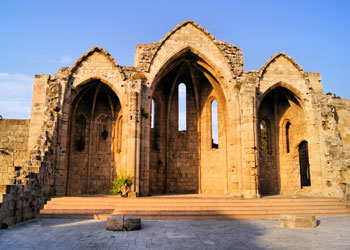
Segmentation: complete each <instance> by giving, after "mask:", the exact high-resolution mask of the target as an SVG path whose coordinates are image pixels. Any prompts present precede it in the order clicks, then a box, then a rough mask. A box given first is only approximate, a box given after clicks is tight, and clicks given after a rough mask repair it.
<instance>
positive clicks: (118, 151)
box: [116, 116, 123, 153]
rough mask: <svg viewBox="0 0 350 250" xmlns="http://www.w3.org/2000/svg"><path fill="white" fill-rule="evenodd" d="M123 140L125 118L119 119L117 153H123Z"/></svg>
mask: <svg viewBox="0 0 350 250" xmlns="http://www.w3.org/2000/svg"><path fill="white" fill-rule="evenodd" d="M122 140H123V116H120V117H119V118H118V122H117V149H116V152H117V153H120V152H122Z"/></svg>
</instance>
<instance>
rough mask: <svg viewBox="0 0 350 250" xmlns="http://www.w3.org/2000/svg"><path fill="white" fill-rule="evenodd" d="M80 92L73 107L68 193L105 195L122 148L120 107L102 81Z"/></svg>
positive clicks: (114, 96) (114, 175)
mask: <svg viewBox="0 0 350 250" xmlns="http://www.w3.org/2000/svg"><path fill="white" fill-rule="evenodd" d="M80 93H81V94H80V95H78V96H77V97H76V100H75V102H74V105H73V109H72V110H73V111H72V112H73V113H72V117H71V132H70V154H69V164H68V169H67V183H68V184H67V194H68V195H78V194H108V193H110V190H111V184H112V181H113V180H114V179H115V178H116V168H117V166H116V165H118V162H116V161H115V159H116V155H118V154H120V153H121V151H122V148H121V145H122V143H121V141H120V140H122V138H121V135H122V120H120V115H118V114H119V113H120V112H121V106H120V103H119V100H118V97H117V96H116V95H115V94H114V93H113V92H112V90H111V89H109V88H108V87H107V86H106V85H104V84H103V83H101V82H93V83H91V84H90V85H87V86H86V87H85V89H83V90H81V92H80ZM118 118H119V119H118Z"/></svg>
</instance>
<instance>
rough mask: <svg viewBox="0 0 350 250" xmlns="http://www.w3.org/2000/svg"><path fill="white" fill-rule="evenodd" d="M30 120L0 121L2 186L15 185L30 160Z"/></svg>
mask: <svg viewBox="0 0 350 250" xmlns="http://www.w3.org/2000/svg"><path fill="white" fill-rule="evenodd" d="M29 123H30V120H10V119H4V120H0V184H2V185H5V184H15V177H17V175H18V174H20V172H21V171H22V170H23V167H24V165H25V164H26V161H27V160H28V151H27V150H28V134H29Z"/></svg>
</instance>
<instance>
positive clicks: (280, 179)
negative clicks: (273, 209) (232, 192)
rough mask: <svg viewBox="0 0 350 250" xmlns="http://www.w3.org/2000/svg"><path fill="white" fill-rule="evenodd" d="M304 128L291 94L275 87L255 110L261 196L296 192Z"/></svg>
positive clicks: (304, 135)
mask: <svg viewBox="0 0 350 250" xmlns="http://www.w3.org/2000/svg"><path fill="white" fill-rule="evenodd" d="M306 128H307V124H306V123H305V114H304V111H303V109H302V106H301V104H300V101H299V99H298V97H297V96H296V95H295V94H294V93H293V92H292V91H290V90H288V89H287V88H285V87H281V86H277V87H275V88H273V89H272V90H270V91H269V92H268V93H266V94H265V95H264V97H263V99H262V100H261V102H260V105H259V109H258V138H259V191H260V194H261V195H273V194H296V193H297V192H298V190H299V189H300V171H299V167H298V162H299V160H298V154H299V152H298V145H299V143H300V142H301V141H302V140H303V138H305V137H306Z"/></svg>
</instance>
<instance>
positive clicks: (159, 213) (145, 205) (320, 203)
mask: <svg viewBox="0 0 350 250" xmlns="http://www.w3.org/2000/svg"><path fill="white" fill-rule="evenodd" d="M112 214H113V215H116V214H121V215H122V214H123V215H124V214H125V215H135V216H138V217H140V218H141V219H157V220H162V219H248V218H276V217H279V216H280V214H313V215H316V216H319V215H340V214H350V209H349V208H346V207H345V206H344V205H343V204H342V203H341V201H340V200H339V199H336V198H288V197H278V196H277V197H274V198H271V197H269V198H261V199H240V198H232V197H213V196H212V197H206V196H199V195H197V196H181V195H180V196H176V195H175V196H155V197H139V198H134V199H132V198H129V199H128V198H120V197H117V196H77V197H56V198H53V199H51V200H50V201H49V202H47V204H46V205H45V206H44V209H42V210H41V211H40V217H41V218H72V219H73V218H74V219H78V218H79V219H98V220H105V219H106V218H107V216H109V215H112Z"/></svg>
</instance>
